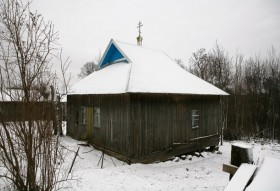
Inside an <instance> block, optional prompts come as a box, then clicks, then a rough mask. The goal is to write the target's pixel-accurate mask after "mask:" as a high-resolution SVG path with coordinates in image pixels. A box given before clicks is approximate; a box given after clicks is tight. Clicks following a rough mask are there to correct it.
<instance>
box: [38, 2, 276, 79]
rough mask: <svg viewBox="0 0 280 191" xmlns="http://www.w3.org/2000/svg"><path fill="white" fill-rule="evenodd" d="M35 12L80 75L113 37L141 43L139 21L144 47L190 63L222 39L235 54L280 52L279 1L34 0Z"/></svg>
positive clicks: (224, 44)
mask: <svg viewBox="0 0 280 191" xmlns="http://www.w3.org/2000/svg"><path fill="white" fill-rule="evenodd" d="M32 9H33V10H37V11H38V12H39V13H42V14H43V16H44V17H45V19H46V20H51V21H52V22H53V23H54V25H55V28H56V30H57V31H59V36H60V40H59V42H60V44H61V46H62V47H63V50H64V51H63V52H64V55H65V56H70V60H72V64H71V72H72V73H73V75H74V76H77V74H78V73H79V72H80V68H81V67H82V65H83V64H85V63H86V62H89V61H92V60H94V59H95V58H96V57H97V56H98V55H99V54H100V52H101V53H102V54H103V52H104V50H105V48H106V46H107V45H108V43H109V41H110V39H111V38H114V39H116V40H120V41H124V42H128V43H134V44H136V37H137V36H138V30H137V28H136V27H137V24H138V22H139V20H141V22H142V23H143V25H144V26H143V27H142V36H143V46H145V47H150V48H154V49H159V50H163V51H164V52H166V53H167V54H168V55H169V56H170V57H171V58H174V59H175V58H176V59H182V60H183V61H184V63H185V64H186V63H188V60H189V58H190V57H191V55H192V53H193V52H195V51H197V50H198V49H199V48H206V49H207V50H209V49H211V48H213V47H214V45H215V43H216V41H217V42H218V44H220V45H221V46H222V47H223V48H224V49H225V50H226V51H228V52H229V54H230V55H235V54H236V53H237V52H241V53H244V55H245V56H246V57H248V56H254V55H259V54H262V55H264V54H266V53H267V51H268V50H269V49H270V48H271V46H274V47H275V48H276V50H277V51H278V52H280V1H279V0H80V1H77V0H34V1H33V3H32ZM128 57H129V55H128Z"/></svg>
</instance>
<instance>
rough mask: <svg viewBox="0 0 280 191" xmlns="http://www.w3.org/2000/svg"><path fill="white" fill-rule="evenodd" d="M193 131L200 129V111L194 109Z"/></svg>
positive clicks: (192, 112)
mask: <svg viewBox="0 0 280 191" xmlns="http://www.w3.org/2000/svg"><path fill="white" fill-rule="evenodd" d="M191 114H192V129H198V128H199V110H198V109H192V111H191Z"/></svg>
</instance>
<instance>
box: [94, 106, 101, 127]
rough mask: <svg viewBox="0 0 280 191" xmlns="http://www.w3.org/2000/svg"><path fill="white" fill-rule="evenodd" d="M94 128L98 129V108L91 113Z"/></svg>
mask: <svg viewBox="0 0 280 191" xmlns="http://www.w3.org/2000/svg"><path fill="white" fill-rule="evenodd" d="M93 120H94V127H97V128H100V108H99V107H95V108H94V113H93Z"/></svg>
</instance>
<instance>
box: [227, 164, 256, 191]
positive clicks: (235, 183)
mask: <svg viewBox="0 0 280 191" xmlns="http://www.w3.org/2000/svg"><path fill="white" fill-rule="evenodd" d="M256 168H257V166H256V165H253V164H246V163H243V164H241V166H240V167H239V168H238V170H237V171H236V173H235V174H234V176H233V178H232V179H231V181H230V182H229V183H228V185H227V186H226V188H225V189H224V191H243V190H244V189H245V188H246V186H247V184H248V182H249V181H250V179H251V178H252V176H253V174H254V172H255V170H256Z"/></svg>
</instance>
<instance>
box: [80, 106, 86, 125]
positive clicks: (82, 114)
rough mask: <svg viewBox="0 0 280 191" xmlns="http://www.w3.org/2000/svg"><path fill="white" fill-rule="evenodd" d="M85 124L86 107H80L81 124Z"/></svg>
mask: <svg viewBox="0 0 280 191" xmlns="http://www.w3.org/2000/svg"><path fill="white" fill-rule="evenodd" d="M86 123H87V116H86V107H81V124H86Z"/></svg>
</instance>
